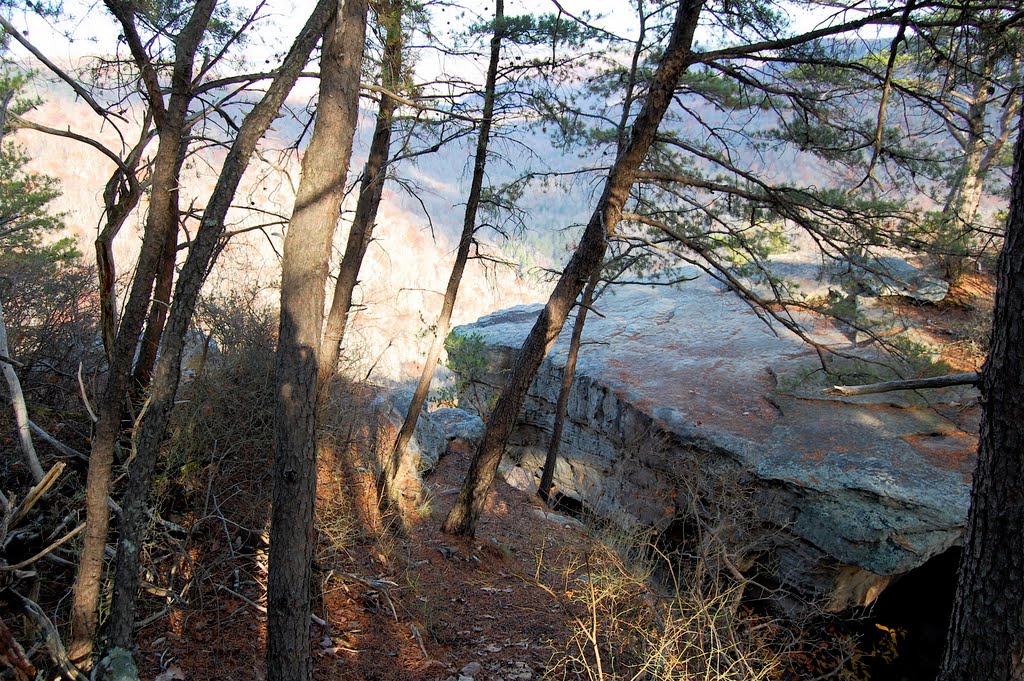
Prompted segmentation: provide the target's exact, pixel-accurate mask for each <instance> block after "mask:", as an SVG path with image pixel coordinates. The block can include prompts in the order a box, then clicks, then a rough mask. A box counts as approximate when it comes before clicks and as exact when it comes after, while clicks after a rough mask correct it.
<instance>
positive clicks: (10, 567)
mask: <svg viewBox="0 0 1024 681" xmlns="http://www.w3.org/2000/svg"><path fill="white" fill-rule="evenodd" d="M84 529H85V523H82V524H81V525H79V526H78V527H76V528H75V529H73V530H71V531H70V532H68V533H67V534H65V535H64V536H63V537H61V538H60V539H58V540H57V541H55V542H53V543H52V544H50V545H49V546H47V547H46V548H45V549H43V550H42V551H40V552H39V553H37V554H36V555H34V556H32V557H31V558H26V559H25V560H23V561H21V562H20V563H15V564H14V565H0V572H10V571H11V570H20V569H21V568H24V567H28V566H29V565H31V564H32V563H34V562H36V561H37V560H39V559H41V558H43V557H45V556H46V555H47V554H48V553H50V552H51V551H53V550H54V549H56V548H58V547H59V546H60V545H61V544H63V543H64V542H66V541H69V540H70V539H72V538H73V537H75V536H76V535H77V534H78V533H79V532H81V531H82V530H84Z"/></svg>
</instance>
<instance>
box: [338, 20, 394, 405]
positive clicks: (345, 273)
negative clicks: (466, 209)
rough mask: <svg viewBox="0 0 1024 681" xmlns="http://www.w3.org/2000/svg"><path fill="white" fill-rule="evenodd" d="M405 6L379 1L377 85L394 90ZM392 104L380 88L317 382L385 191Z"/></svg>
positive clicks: (344, 318) (342, 322)
mask: <svg viewBox="0 0 1024 681" xmlns="http://www.w3.org/2000/svg"><path fill="white" fill-rule="evenodd" d="M403 11H404V7H403V4H402V0H396V1H395V2H387V3H383V6H382V7H381V8H380V13H379V16H380V21H382V22H384V23H385V29H386V37H385V42H384V55H383V57H382V58H381V86H382V87H384V88H385V89H386V90H389V91H391V92H397V91H398V89H399V86H400V84H401V79H402V13H403ZM396 106H397V105H396V103H395V100H394V99H392V98H391V97H388V96H387V95H384V94H382V95H381V97H380V108H379V109H378V111H377V123H376V127H375V128H374V131H373V140H372V141H371V142H370V151H369V153H368V155H367V157H366V166H365V167H364V168H363V175H362V178H361V179H360V182H359V200H358V202H357V203H356V214H355V217H354V218H353V219H352V227H351V229H350V230H349V233H348V243H347V244H346V246H345V255H344V256H342V259H341V266H340V267H339V269H338V281H337V282H336V283H335V286H334V296H333V298H332V300H331V311H330V313H329V314H328V315H327V328H326V330H325V331H324V342H323V349H322V353H323V356H322V358H321V364H320V383H321V385H323V384H325V383H326V382H327V380H328V379H329V378H330V377H331V376H332V375H333V374H334V372H335V371H337V369H338V358H339V357H340V355H341V344H342V341H343V340H344V338H345V329H346V327H347V326H348V315H349V311H350V310H351V309H352V294H353V292H354V291H355V288H356V284H357V283H358V278H359V268H360V267H361V266H362V264H363V258H364V257H365V255H366V249H367V247H369V245H370V241H371V240H372V238H373V229H374V226H375V225H374V223H375V222H376V220H377V209H378V207H379V206H380V200H381V197H382V196H383V193H384V180H385V179H386V172H385V164H386V163H387V160H388V152H389V150H390V147H391V126H392V120H393V119H394V115H395V108H396Z"/></svg>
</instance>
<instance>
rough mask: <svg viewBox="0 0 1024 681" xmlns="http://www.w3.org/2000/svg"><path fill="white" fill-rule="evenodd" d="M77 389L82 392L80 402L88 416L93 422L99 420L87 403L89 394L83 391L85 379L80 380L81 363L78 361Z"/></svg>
mask: <svg viewBox="0 0 1024 681" xmlns="http://www.w3.org/2000/svg"><path fill="white" fill-rule="evenodd" d="M78 389H79V390H80V391H81V392H82V402H83V403H84V404H85V410H86V411H87V412H89V418H90V419H92V422H93V423H96V422H97V421H99V419H98V418H97V417H96V412H94V411H93V410H92V405H91V404H89V395H87V394H86V392H85V381H83V380H82V363H81V362H79V363H78Z"/></svg>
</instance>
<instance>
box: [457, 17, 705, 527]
mask: <svg viewBox="0 0 1024 681" xmlns="http://www.w3.org/2000/svg"><path fill="white" fill-rule="evenodd" d="M702 6H703V1H702V0H682V1H681V2H680V3H679V6H678V8H677V10H676V16H675V20H674V22H673V25H672V35H671V38H670V40H669V44H668V46H667V48H666V50H665V54H664V56H663V57H662V60H661V64H660V65H659V66H658V70H657V72H656V73H655V75H654V78H653V80H652V81H651V84H650V89H649V91H648V94H647V101H646V102H645V103H644V106H643V108H642V109H641V110H640V113H639V115H638V116H637V118H636V120H635V122H634V123H633V128H632V131H631V135H630V140H629V143H628V145H627V146H626V148H625V149H624V150H623V151H622V152H621V153H620V154H619V155H618V156H617V158H616V159H615V164H614V165H613V166H612V169H611V171H610V172H609V174H608V179H607V181H606V182H605V188H604V192H603V194H602V195H601V198H600V200H599V201H598V204H597V208H596V209H595V210H594V213H593V215H592V216H591V218H590V222H589V223H588V224H587V227H586V229H585V230H584V232H583V236H582V237H581V238H580V243H579V246H578V247H577V248H576V252H575V253H573V256H572V258H571V259H570V260H569V264H568V265H566V267H565V270H564V271H563V272H562V275H561V276H560V277H559V279H558V282H557V283H556V284H555V288H554V290H553V291H552V292H551V295H550V297H549V298H548V302H547V304H546V305H545V307H544V309H543V310H542V311H541V313H540V316H539V317H538V318H537V322H536V324H534V326H533V329H532V330H531V331H530V334H529V336H527V338H526V340H525V341H524V342H523V346H522V348H521V349H520V351H519V356H518V357H517V358H516V361H515V363H514V364H513V366H512V371H511V373H510V374H509V377H508V379H507V381H506V382H505V388H504V389H503V390H502V392H501V395H500V396H499V397H498V401H497V404H496V405H495V407H494V410H493V412H492V413H491V416H490V418H489V420H488V422H487V431H486V433H485V434H484V439H483V441H482V442H481V443H480V445H479V446H478V447H477V450H476V453H475V455H474V456H473V461H472V463H471V464H470V469H469V472H468V473H467V475H466V480H465V482H464V483H463V485H462V489H461V490H460V492H459V496H458V498H457V499H456V501H455V505H454V506H453V507H452V510H451V511H450V512H449V514H448V517H447V518H446V519H445V522H444V525H443V526H442V529H443V530H444V531H445V532H447V533H449V534H462V535H472V534H473V533H474V532H475V530H476V522H477V520H478V519H479V517H480V513H481V512H482V511H483V507H484V502H485V501H486V499H487V492H488V490H489V489H490V486H491V482H492V481H493V480H494V473H495V471H496V470H497V468H498V464H499V463H500V461H501V457H502V454H503V453H504V451H505V446H506V444H507V443H508V437H509V434H510V433H511V431H512V427H513V426H514V425H515V420H516V418H517V417H518V416H519V410H520V409H521V408H522V404H523V400H524V399H525V398H526V392H527V390H529V388H530V384H531V383H532V382H533V379H534V377H535V376H536V375H537V370H538V369H539V368H540V364H541V362H542V361H543V360H544V356H545V355H546V354H547V352H548V350H549V349H550V348H551V345H552V344H553V343H554V342H555V340H556V339H557V338H558V334H559V332H560V331H561V330H562V325H563V324H564V323H565V319H566V317H567V316H568V314H569V310H570V308H571V307H572V304H573V301H575V300H576V297H577V296H579V294H580V291H581V290H582V289H583V286H584V284H585V283H586V281H587V280H588V279H589V278H590V277H591V276H592V275H593V273H594V272H595V271H596V270H597V269H599V268H600V267H601V262H602V260H603V258H604V253H605V249H606V245H607V235H608V234H609V233H610V232H612V231H613V230H614V229H615V226H616V225H617V224H618V222H619V220H620V219H621V216H622V210H623V207H624V206H625V204H626V199H627V198H628V196H629V190H630V187H632V185H633V182H634V180H635V178H636V173H637V170H638V169H639V168H640V165H641V163H643V161H644V159H645V158H646V157H647V151H648V149H650V147H651V144H653V142H654V138H655V135H656V134H657V131H658V126H659V125H660V123H661V119H662V117H663V116H664V115H665V112H666V111H667V110H668V106H669V104H670V103H671V101H672V95H673V94H674V92H675V88H676V84H677V83H678V82H679V79H680V77H682V75H683V73H684V72H685V71H686V69H687V67H688V66H689V65H690V62H691V60H692V53H691V51H690V46H691V45H692V43H693V33H694V30H695V29H696V27H697V20H698V19H699V18H700V13H701V8H702Z"/></svg>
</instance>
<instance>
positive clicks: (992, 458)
mask: <svg viewBox="0 0 1024 681" xmlns="http://www.w3.org/2000/svg"><path fill="white" fill-rule="evenodd" d="M1021 395H1024V117H1022V119H1021V123H1020V129H1019V131H1018V137H1017V146H1016V153H1015V161H1014V170H1013V181H1012V185H1011V198H1010V212H1009V217H1008V219H1007V222H1006V241H1005V243H1004V244H1003V250H1002V253H1001V254H1000V256H999V266H998V270H997V289H996V301H995V315H994V318H993V320H992V342H991V345H990V350H989V356H988V359H987V360H986V362H985V366H984V368H983V369H982V379H981V396H982V421H981V437H980V440H979V443H978V465H977V469H976V470H975V473H974V488H973V491H972V494H971V508H970V511H969V513H968V516H967V529H966V536H965V538H964V552H963V557H962V559H961V561H960V574H959V580H958V584H957V590H956V603H955V605H954V609H953V617H952V620H951V622H950V628H949V635H948V640H947V647H946V654H945V657H944V659H943V663H942V672H941V673H940V675H939V679H940V680H941V681H969V680H970V681H973V680H974V679H985V680H986V681H1010V680H1011V679H1012V680H1014V681H1020V679H1024V402H1022V401H1021Z"/></svg>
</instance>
